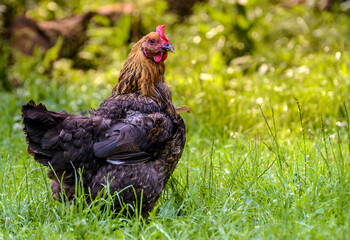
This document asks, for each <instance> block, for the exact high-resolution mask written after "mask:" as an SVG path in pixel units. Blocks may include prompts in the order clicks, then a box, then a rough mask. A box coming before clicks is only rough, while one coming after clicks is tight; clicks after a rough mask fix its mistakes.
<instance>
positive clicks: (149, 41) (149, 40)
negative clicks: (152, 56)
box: [148, 38, 156, 45]
mask: <svg viewBox="0 0 350 240" xmlns="http://www.w3.org/2000/svg"><path fill="white" fill-rule="evenodd" d="M148 43H149V44H151V45H154V44H155V43H156V40H154V39H153V38H150V39H148Z"/></svg>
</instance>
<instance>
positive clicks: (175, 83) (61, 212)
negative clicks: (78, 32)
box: [0, 1, 350, 239]
mask: <svg viewBox="0 0 350 240" xmlns="http://www.w3.org/2000/svg"><path fill="white" fill-rule="evenodd" d="M43 2H45V1H43ZM261 3H264V1H252V3H249V4H248V5H246V6H245V7H244V10H245V12H246V13H245V14H242V11H241V10H240V7H239V6H237V5H231V4H229V3H227V2H225V1H218V2H211V3H210V4H203V5H199V6H197V7H196V9H195V14H194V15H193V16H191V17H189V18H188V19H185V21H184V22H182V23H179V22H178V20H176V18H174V17H173V16H170V15H167V17H166V18H165V20H163V21H165V23H167V30H166V31H167V35H168V38H169V39H170V42H171V43H172V44H173V45H174V47H175V49H176V54H175V55H169V57H168V59H167V63H166V64H167V69H166V79H167V81H168V82H169V84H170V85H171V90H172V92H173V95H174V102H175V104H176V105H182V104H187V105H189V106H190V108H191V110H192V111H191V113H190V114H183V117H184V119H185V122H186V126H187V142H186V147H185V151H184V153H183V157H182V159H181V160H180V162H179V164H178V167H177V168H176V170H175V172H174V174H173V177H172V178H171V180H170V181H169V183H168V185H167V188H166V190H165V191H164V193H163V195H162V196H161V199H160V200H159V201H158V204H157V207H156V209H155V210H154V211H153V212H152V213H151V215H150V217H148V218H146V219H142V218H140V217H135V218H122V217H117V218H116V217H115V216H113V215H111V213H110V212H109V211H103V210H101V208H100V206H101V205H99V204H103V203H105V201H102V200H100V201H97V202H96V203H97V204H96V205H95V206H89V207H86V206H85V208H84V201H83V199H82V198H78V200H77V202H76V203H75V204H73V205H69V204H67V203H60V202H57V201H54V200H53V199H52V198H51V192H50V182H49V181H48V179H47V177H46V169H45V168H42V167H41V165H39V164H38V163H36V162H35V161H34V160H33V159H32V157H31V156H29V155H28V154H27V153H26V147H27V145H26V143H25V137H24V134H23V132H22V125H21V117H20V108H21V105H23V104H25V103H26V102H27V101H29V100H30V99H34V100H35V101H36V102H39V101H42V102H44V103H45V104H46V105H47V107H48V108H49V109H52V110H56V111H60V110H62V109H66V110H68V111H70V112H80V111H82V110H85V109H89V108H97V107H98V105H99V103H100V102H101V101H102V100H103V99H105V98H106V97H107V96H108V95H109V94H110V92H111V90H112V88H113V86H114V85H115V84H116V83H117V75H118V72H119V70H120V69H121V66H122V64H123V61H124V59H125V58H126V56H127V53H128V50H129V49H130V45H128V44H126V43H121V42H114V41H112V39H113V36H115V34H116V33H120V32H121V29H127V28H125V26H116V27H114V28H113V27H107V28H106V29H107V30H106V29H104V28H96V27H95V26H90V28H89V35H90V37H91V38H90V40H89V42H88V43H87V44H86V46H84V48H83V49H82V51H88V52H90V53H91V54H92V56H93V58H92V59H93V61H94V62H93V65H94V64H95V65H97V66H98V67H96V68H95V69H90V70H86V71H83V70H78V69H74V68H72V64H73V63H72V61H71V60H67V59H61V60H58V61H55V63H54V64H53V70H52V74H51V76H48V75H45V74H43V72H44V71H43V66H44V64H43V63H42V61H41V59H42V56H40V54H37V55H36V56H35V57H33V58H28V57H23V56H22V57H19V58H20V61H18V62H17V63H16V64H15V65H13V66H10V67H8V69H7V72H8V74H9V80H10V81H12V82H14V81H15V82H17V83H19V84H20V87H17V88H15V89H13V90H12V91H11V92H5V91H1V93H0V123H1V128H0V228H1V231H0V239H2V238H3V239H350V129H349V126H350V121H349V112H350V103H349V96H350V80H349V79H350V71H349V65H350V51H349V50H348V49H349V45H348V44H347V42H349V41H350V37H349V36H350V34H349V32H348V31H349V28H348V26H349V25H350V18H349V16H348V15H346V14H345V13H341V12H340V13H339V12H338V13H337V12H326V11H317V10H314V9H310V8H307V7H301V6H298V7H295V8H292V9H284V8H282V7H280V6H278V5H272V4H266V3H265V4H261ZM45 6H46V5H44V4H43V5H39V6H37V8H36V9H34V10H32V11H31V12H32V14H33V16H37V15H36V14H37V12H36V11H38V12H39V10H40V9H42V8H44V7H45ZM162 8H163V5H160V6H158V8H156V10H154V6H151V7H149V6H148V7H146V8H145V10H144V12H145V13H144V18H143V19H144V22H145V26H144V28H145V29H147V31H148V30H152V29H154V24H158V23H162V22H161V21H160V19H162V18H160V17H159V16H162ZM215 9H221V12H220V11H219V12H217V11H216V10H215ZM74 11H76V9H75V10H74ZM232 12H235V13H236V14H233V15H232V14H231V13H232ZM227 21H229V22H234V23H235V24H236V25H235V26H231V28H230V27H229V28H227V27H226V26H227ZM125 22H126V23H127V22H128V20H125ZM220 25H222V26H225V27H224V29H223V30H222V27H218V26H220ZM213 29H214V30H213ZM211 30H212V31H213V32H211V33H210V34H207V33H208V32H209V31H211ZM221 30H222V31H221ZM125 31H126V30H125ZM215 33H216V35H214V36H212V35H213V34H215ZM241 38H247V39H244V43H245V44H244V46H249V48H248V47H247V48H245V47H244V48H243V49H241V45H240V44H239V43H240V42H241V40H240V39H241ZM199 39H200V41H199ZM238 47H239V48H238ZM208 53H209V54H208ZM106 202H107V203H110V202H111V201H110V199H107V200H106Z"/></svg>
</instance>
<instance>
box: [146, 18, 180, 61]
mask: <svg viewBox="0 0 350 240" xmlns="http://www.w3.org/2000/svg"><path fill="white" fill-rule="evenodd" d="M164 27H165V25H160V26H158V27H157V31H156V32H151V33H149V34H148V35H146V36H145V37H144V38H143V42H142V44H141V47H142V52H143V54H144V56H145V57H146V58H150V59H153V60H154V61H155V62H157V63H158V62H160V61H164V60H165V59H166V58H167V57H168V51H169V52H172V53H175V50H174V48H173V47H172V46H171V45H170V43H169V40H168V38H167V36H166V35H165V34H164Z"/></svg>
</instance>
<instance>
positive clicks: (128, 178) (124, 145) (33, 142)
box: [22, 33, 185, 215]
mask: <svg viewBox="0 0 350 240" xmlns="http://www.w3.org/2000/svg"><path fill="white" fill-rule="evenodd" d="M149 35H150V36H151V37H152V38H157V36H156V35H158V33H150V34H149ZM149 35H147V36H146V37H144V38H142V39H141V40H140V41H139V42H138V43H137V44H135V46H134V47H133V49H132V51H131V53H130V55H129V57H128V59H127V61H126V63H125V65H124V68H123V70H122V71H121V73H124V76H125V75H127V76H128V77H130V76H133V80H132V82H125V81H123V79H121V76H122V75H123V74H121V76H120V77H119V84H118V86H119V85H120V84H122V85H120V86H122V87H121V88H119V89H123V91H124V92H117V91H116V89H118V86H117V87H116V88H115V90H114V91H113V93H112V96H110V97H109V98H107V99H106V100H105V101H103V102H102V103H101V105H100V107H99V108H98V109H97V110H92V111H89V114H88V115H87V114H85V115H84V114H82V115H78V114H69V113H67V112H66V111H62V112H59V113H58V112H53V111H48V110H47V109H46V107H45V106H44V105H42V104H39V105H36V104H35V103H34V102H33V101H30V102H29V103H28V104H26V105H24V106H23V107H22V114H23V123H24V125H25V128H24V131H25V133H26V135H27V142H28V152H29V153H30V154H32V155H33V156H34V159H35V160H36V161H37V162H39V163H41V164H43V165H45V166H50V167H51V168H50V169H49V170H48V177H49V178H50V179H51V180H52V182H51V188H52V194H53V196H54V197H55V198H58V197H59V196H60V194H61V192H62V191H61V186H63V188H64V192H65V194H66V196H67V197H68V199H69V200H72V199H74V194H75V186H76V174H77V171H78V170H79V169H80V170H83V173H82V180H83V186H84V188H85V190H86V191H85V192H87V193H88V192H89V191H90V192H91V196H92V198H96V197H97V196H99V194H101V191H102V190H103V186H104V185H106V179H108V181H109V182H110V184H109V188H110V192H111V193H114V192H119V191H121V190H123V189H124V190H123V191H121V192H120V193H119V196H120V198H121V199H123V201H124V203H128V204H132V205H133V204H134V203H135V193H134V189H135V192H136V197H137V199H139V200H140V199H141V195H142V199H143V200H142V214H143V215H147V213H148V212H149V211H151V210H152V209H153V207H154V204H155V203H156V201H157V199H158V198H159V196H160V194H161V192H162V190H163V189H164V187H165V185H166V183H167V181H168V179H169V177H170V175H171V174H172V172H173V171H174V169H175V167H176V164H177V162H178V160H179V159H180V157H181V155H182V151H183V148H184V145H185V125H184V122H183V120H182V118H181V116H180V115H179V114H178V112H177V110H176V109H175V107H174V105H173V103H172V100H171V93H170V90H169V88H168V87H167V86H166V84H165V79H164V75H163V74H164V70H165V68H164V60H165V58H166V57H165V58H164V57H163V58H162V61H159V62H156V61H154V60H153V59H152V57H153V55H155V54H158V55H159V54H160V53H159V52H155V54H152V52H151V51H152V49H147V50H145V45H144V44H143V43H144V42H147V39H148V37H149ZM164 36H165V35H164ZM159 39H160V40H159V41H161V40H162V38H161V37H159ZM168 45H170V44H168V43H167V46H168ZM170 47H171V45H170ZM159 49H161V50H159ZM159 49H156V50H155V51H162V52H163V54H161V55H160V56H164V55H165V53H166V50H167V49H165V48H164V47H162V46H160V47H159ZM171 50H172V51H173V48H172V47H171ZM143 51H148V52H147V54H149V55H150V57H147V56H145V55H144V54H143ZM130 56H132V57H130ZM135 56H136V57H135ZM125 66H128V68H131V69H137V70H136V71H139V72H134V73H133V72H126V70H125ZM153 68H154V69H156V70H158V72H157V73H156V74H154V76H156V77H157V79H153V78H152V76H153V75H145V74H144V71H145V70H147V71H148V70H150V69H153ZM160 70H162V71H160ZM153 72H154V71H153ZM139 78H140V79H139ZM141 78H142V79H141ZM138 80H140V83H142V86H143V87H142V88H141V87H139V86H138V82H139V81H138ZM141 81H142V82H141ZM131 84H136V85H135V86H130V85H131ZM130 89H133V90H132V91H131V90H130ZM142 89H147V92H143V90H142ZM126 91H127V92H126ZM153 92H155V93H156V94H152V93H153ZM60 181H61V184H60ZM130 186H132V187H133V188H134V189H133V188H131V187H130ZM87 199H88V201H90V198H89V197H87ZM115 201H116V208H117V209H116V210H120V209H121V206H120V205H119V201H118V199H116V200H115Z"/></svg>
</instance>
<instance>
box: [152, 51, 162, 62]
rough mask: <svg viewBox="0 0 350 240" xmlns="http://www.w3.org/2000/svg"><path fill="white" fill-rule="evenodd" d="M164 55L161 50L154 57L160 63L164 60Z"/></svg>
mask: <svg viewBox="0 0 350 240" xmlns="http://www.w3.org/2000/svg"><path fill="white" fill-rule="evenodd" d="M162 57H163V54H162V52H159V53H157V54H156V55H155V56H154V57H153V59H154V61H155V62H157V63H158V62H160V61H161V60H162Z"/></svg>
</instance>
